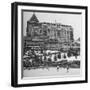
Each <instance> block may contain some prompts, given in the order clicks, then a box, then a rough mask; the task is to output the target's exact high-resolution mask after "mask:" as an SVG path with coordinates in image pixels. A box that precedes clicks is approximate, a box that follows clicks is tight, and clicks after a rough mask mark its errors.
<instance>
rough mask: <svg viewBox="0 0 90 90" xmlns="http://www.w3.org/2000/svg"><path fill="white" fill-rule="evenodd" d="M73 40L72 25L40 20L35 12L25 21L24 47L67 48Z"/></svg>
mask: <svg viewBox="0 0 90 90" xmlns="http://www.w3.org/2000/svg"><path fill="white" fill-rule="evenodd" d="M73 42H74V36H73V27H72V26H71V25H63V24H61V23H49V22H40V21H39V20H38V18H37V17H36V15H35V13H34V14H33V15H32V17H31V18H30V20H28V21H27V29H26V36H24V48H26V49H29V48H33V49H48V50H60V49H69V48H70V45H71V43H73Z"/></svg>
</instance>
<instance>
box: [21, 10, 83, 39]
mask: <svg viewBox="0 0 90 90" xmlns="http://www.w3.org/2000/svg"><path fill="white" fill-rule="evenodd" d="M35 14H36V16H37V18H38V20H39V22H51V23H55V22H57V23H61V24H65V25H71V26H72V27H73V29H74V39H75V40H76V39H78V38H79V37H81V27H82V26H81V25H82V23H81V22H82V21H81V20H82V17H81V14H65V13H46V12H44V13H42V12H35ZM32 15H33V12H26V11H25V12H23V30H24V35H26V27H27V21H28V20H29V19H30V18H31V16H32Z"/></svg>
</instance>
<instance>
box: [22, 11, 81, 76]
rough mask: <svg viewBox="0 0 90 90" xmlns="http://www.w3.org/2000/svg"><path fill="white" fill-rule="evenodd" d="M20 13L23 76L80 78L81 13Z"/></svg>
mask: <svg viewBox="0 0 90 90" xmlns="http://www.w3.org/2000/svg"><path fill="white" fill-rule="evenodd" d="M22 14H23V17H22V19H23V25H22V27H23V28H22V29H23V36H22V37H23V39H22V42H23V43H22V45H23V46H22V47H23V48H22V49H23V50H22V51H23V53H22V54H23V55H22V63H23V67H22V68H23V77H42V76H63V75H74V76H75V75H80V70H81V67H80V66H81V54H80V53H81V50H80V40H81V13H76V14H71V13H63V12H61V13H49V12H37V11H22Z"/></svg>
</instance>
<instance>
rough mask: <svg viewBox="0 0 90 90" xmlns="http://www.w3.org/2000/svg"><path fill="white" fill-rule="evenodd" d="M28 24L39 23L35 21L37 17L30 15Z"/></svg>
mask: <svg viewBox="0 0 90 90" xmlns="http://www.w3.org/2000/svg"><path fill="white" fill-rule="evenodd" d="M29 22H31V23H33V22H34V23H35V22H36V23H38V22H39V20H38V19H37V17H36V15H35V13H33V15H32V17H31V18H30V20H29Z"/></svg>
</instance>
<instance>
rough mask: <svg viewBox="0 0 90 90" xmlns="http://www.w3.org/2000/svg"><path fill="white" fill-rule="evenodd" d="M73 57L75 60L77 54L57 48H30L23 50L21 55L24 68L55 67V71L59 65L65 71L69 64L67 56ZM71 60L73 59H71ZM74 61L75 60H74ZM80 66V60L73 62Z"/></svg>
mask: <svg viewBox="0 0 90 90" xmlns="http://www.w3.org/2000/svg"><path fill="white" fill-rule="evenodd" d="M70 57H74V58H75V59H76V60H77V57H78V54H77V52H76V53H72V52H70V51H68V52H61V51H59V50H57V51H52V50H34V49H30V50H28V51H26V52H25V54H24V56H23V66H24V69H36V68H47V69H49V67H56V68H57V71H58V70H59V68H60V67H63V68H66V69H67V71H68V69H69V68H70V66H71V63H73V62H70V61H68V58H70ZM72 61H73V60H72ZM74 62H75V61H74ZM75 63H76V65H79V67H80V61H78V60H77V62H75Z"/></svg>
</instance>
